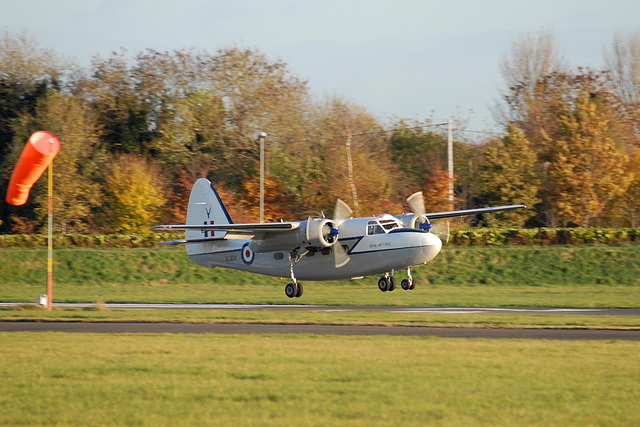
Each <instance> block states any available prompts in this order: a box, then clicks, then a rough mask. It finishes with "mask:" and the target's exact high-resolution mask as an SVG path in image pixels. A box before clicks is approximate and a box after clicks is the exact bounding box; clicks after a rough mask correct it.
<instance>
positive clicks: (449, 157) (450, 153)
mask: <svg viewBox="0 0 640 427" xmlns="http://www.w3.org/2000/svg"><path fill="white" fill-rule="evenodd" d="M447 163H448V166H449V204H450V205H451V210H454V209H455V207H454V206H453V120H452V119H449V133H448V138H447Z"/></svg>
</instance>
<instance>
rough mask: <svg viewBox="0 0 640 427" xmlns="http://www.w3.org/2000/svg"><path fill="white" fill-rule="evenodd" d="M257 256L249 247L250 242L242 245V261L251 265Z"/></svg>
mask: <svg viewBox="0 0 640 427" xmlns="http://www.w3.org/2000/svg"><path fill="white" fill-rule="evenodd" d="M255 258H256V254H255V253H254V252H253V251H252V250H251V248H250V247H249V242H247V243H245V244H244V245H242V262H244V263H245V264H247V265H251V264H252V263H253V260H254V259H255Z"/></svg>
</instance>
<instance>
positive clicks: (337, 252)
mask: <svg viewBox="0 0 640 427" xmlns="http://www.w3.org/2000/svg"><path fill="white" fill-rule="evenodd" d="M333 261H334V262H335V264H336V268H340V267H344V266H345V265H347V264H348V263H349V261H351V257H350V256H349V254H347V251H346V250H345V248H344V246H342V245H341V244H340V242H336V244H335V245H333Z"/></svg>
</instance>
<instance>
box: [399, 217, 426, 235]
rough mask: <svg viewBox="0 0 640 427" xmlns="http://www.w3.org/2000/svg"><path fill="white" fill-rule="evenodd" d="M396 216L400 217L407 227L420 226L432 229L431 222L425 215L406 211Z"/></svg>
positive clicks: (422, 228)
mask: <svg viewBox="0 0 640 427" xmlns="http://www.w3.org/2000/svg"><path fill="white" fill-rule="evenodd" d="M396 218H398V219H399V220H400V221H401V222H402V223H403V224H404V226H405V227H407V228H418V229H421V230H425V231H428V230H430V229H431V223H430V222H429V219H428V218H427V217H426V216H425V215H420V214H415V213H406V214H402V215H398V216H396Z"/></svg>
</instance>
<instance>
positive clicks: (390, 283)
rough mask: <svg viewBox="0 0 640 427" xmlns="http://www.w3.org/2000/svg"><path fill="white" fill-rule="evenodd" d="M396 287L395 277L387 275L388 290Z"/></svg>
mask: <svg viewBox="0 0 640 427" xmlns="http://www.w3.org/2000/svg"><path fill="white" fill-rule="evenodd" d="M395 289H396V279H394V278H393V277H389V292H391V291H394V290H395Z"/></svg>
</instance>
